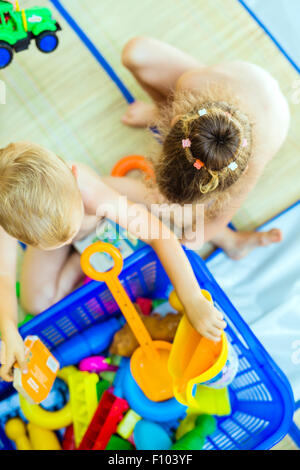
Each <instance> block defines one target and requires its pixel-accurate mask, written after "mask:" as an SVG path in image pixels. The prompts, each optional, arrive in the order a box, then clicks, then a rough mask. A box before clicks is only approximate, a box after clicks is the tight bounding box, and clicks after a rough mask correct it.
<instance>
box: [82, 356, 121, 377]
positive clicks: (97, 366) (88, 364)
mask: <svg viewBox="0 0 300 470" xmlns="http://www.w3.org/2000/svg"><path fill="white" fill-rule="evenodd" d="M79 370H81V371H87V372H95V373H96V374H99V373H100V372H106V371H110V372H115V371H116V370H118V367H117V366H113V365H110V359H109V358H107V357H104V356H91V357H87V358H85V359H83V360H82V361H80V363H79Z"/></svg>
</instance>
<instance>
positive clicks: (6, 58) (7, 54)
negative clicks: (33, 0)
mask: <svg viewBox="0 0 300 470" xmlns="http://www.w3.org/2000/svg"><path fill="white" fill-rule="evenodd" d="M13 55H14V52H13V48H12V47H11V46H10V45H9V44H8V43H7V42H4V41H0V69H4V68H5V67H7V66H8V65H9V64H10V63H11V61H12V60H13Z"/></svg>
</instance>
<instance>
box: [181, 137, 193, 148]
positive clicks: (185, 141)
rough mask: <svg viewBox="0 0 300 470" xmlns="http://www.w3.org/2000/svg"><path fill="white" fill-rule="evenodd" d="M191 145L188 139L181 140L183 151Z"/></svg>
mask: <svg viewBox="0 0 300 470" xmlns="http://www.w3.org/2000/svg"><path fill="white" fill-rule="evenodd" d="M191 145H192V142H191V141H190V139H183V140H182V148H183V149H187V148H190V146H191Z"/></svg>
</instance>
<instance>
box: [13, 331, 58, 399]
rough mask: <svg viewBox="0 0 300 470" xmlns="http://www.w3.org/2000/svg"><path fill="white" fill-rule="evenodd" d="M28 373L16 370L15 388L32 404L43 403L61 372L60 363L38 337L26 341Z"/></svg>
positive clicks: (31, 337)
mask: <svg viewBox="0 0 300 470" xmlns="http://www.w3.org/2000/svg"><path fill="white" fill-rule="evenodd" d="M24 346H25V356H26V361H27V366H28V372H27V373H21V370H20V368H19V366H18V364H16V365H15V369H14V383H13V384H14V387H15V389H16V390H17V391H18V392H19V393H21V395H23V396H24V397H25V398H26V399H27V401H28V402H29V403H31V404H35V403H36V404H38V403H41V402H42V401H43V400H45V399H46V398H47V396H48V395H49V393H50V391H51V388H52V385H53V383H54V380H55V379H56V375H57V372H58V370H59V362H58V361H57V360H56V359H55V357H54V356H53V355H52V354H51V352H50V351H49V349H48V348H46V346H45V345H44V344H43V343H42V341H41V340H40V339H39V338H38V337H37V336H27V338H26V339H25V341H24Z"/></svg>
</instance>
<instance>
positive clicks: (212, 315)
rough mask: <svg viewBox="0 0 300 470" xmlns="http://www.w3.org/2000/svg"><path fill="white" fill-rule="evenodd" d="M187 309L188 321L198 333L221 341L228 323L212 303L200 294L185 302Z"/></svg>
mask: <svg viewBox="0 0 300 470" xmlns="http://www.w3.org/2000/svg"><path fill="white" fill-rule="evenodd" d="M185 308H186V315H187V317H188V319H189V320H190V322H191V323H192V325H193V327H194V328H195V329H196V330H197V331H198V333H200V334H201V335H202V336H205V338H208V339H211V340H212V341H220V339H221V334H222V331H223V330H224V329H225V328H226V322H225V321H224V320H223V318H224V317H223V314H222V313H221V312H220V311H219V310H218V309H216V307H215V306H214V305H213V304H212V303H211V302H209V301H208V300H207V299H205V298H204V297H203V295H202V294H199V295H196V296H195V297H194V298H192V299H190V300H189V301H188V302H185Z"/></svg>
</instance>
